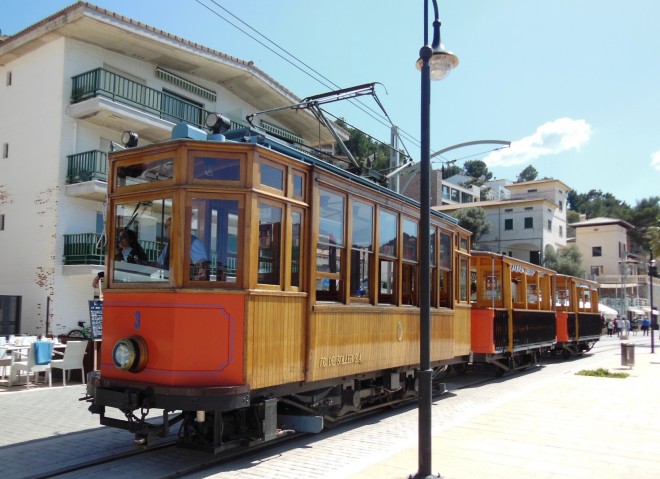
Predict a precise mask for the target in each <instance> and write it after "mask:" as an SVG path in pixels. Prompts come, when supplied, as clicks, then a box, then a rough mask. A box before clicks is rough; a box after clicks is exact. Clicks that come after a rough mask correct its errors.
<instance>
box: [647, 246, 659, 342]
mask: <svg viewBox="0 0 660 479" xmlns="http://www.w3.org/2000/svg"><path fill="white" fill-rule="evenodd" d="M656 271H657V270H656V269H655V260H654V259H653V248H652V247H651V248H650V249H649V299H650V301H651V354H653V353H655V339H654V336H655V325H656V324H658V319H657V316H656V315H655V314H653V312H654V311H655V310H654V309H653V277H654V276H655V273H656Z"/></svg>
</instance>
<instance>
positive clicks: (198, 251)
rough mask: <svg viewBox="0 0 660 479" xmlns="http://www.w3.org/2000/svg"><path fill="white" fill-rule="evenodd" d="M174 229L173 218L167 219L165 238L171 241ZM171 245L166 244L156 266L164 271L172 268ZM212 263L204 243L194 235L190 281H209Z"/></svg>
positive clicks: (191, 248) (191, 244) (191, 241)
mask: <svg viewBox="0 0 660 479" xmlns="http://www.w3.org/2000/svg"><path fill="white" fill-rule="evenodd" d="M171 228H172V218H167V219H166V220H165V224H164V232H165V237H166V238H167V239H169V237H170V230H171ZM169 246H170V244H169V241H168V242H167V243H166V244H165V247H164V248H163V251H161V253H160V255H159V256H158V260H157V261H156V264H157V266H158V267H160V268H163V269H169V267H170V248H169ZM209 265H210V261H209V260H208V256H207V255H206V248H204V245H203V244H202V242H201V241H200V240H199V238H197V237H196V236H195V235H192V237H191V240H190V279H192V280H196V281H204V280H206V281H208V279H209V275H210V269H209Z"/></svg>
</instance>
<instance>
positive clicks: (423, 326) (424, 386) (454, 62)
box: [415, 0, 458, 479]
mask: <svg viewBox="0 0 660 479" xmlns="http://www.w3.org/2000/svg"><path fill="white" fill-rule="evenodd" d="M432 1H433V10H434V13H435V17H434V20H433V43H432V44H431V46H429V44H428V40H429V37H428V22H429V17H428V15H429V2H428V0H424V46H423V47H422V48H421V49H420V51H419V57H420V58H419V60H417V68H418V69H419V70H421V72H422V82H421V97H422V98H421V100H422V103H421V154H420V157H421V161H420V169H421V175H420V195H419V198H420V234H419V246H420V259H419V266H420V276H421V278H420V279H421V280H420V286H421V290H420V308H419V373H418V377H419V418H418V421H419V424H418V434H419V437H418V439H419V446H418V447H419V451H418V459H419V462H418V470H417V475H416V476H415V478H416V479H423V478H431V477H432V476H431V403H432V374H433V371H432V369H431V281H430V279H431V277H430V273H431V271H430V234H429V229H430V227H431V188H430V185H431V181H430V176H431V146H430V145H431V140H430V136H431V131H430V130H431V80H442V79H443V78H444V77H446V76H447V75H448V74H449V73H450V72H451V70H452V69H453V68H455V67H456V66H458V57H456V56H455V55H454V54H453V53H451V52H448V51H446V50H444V48H443V46H442V44H441V43H440V20H439V19H438V2H437V0H432Z"/></svg>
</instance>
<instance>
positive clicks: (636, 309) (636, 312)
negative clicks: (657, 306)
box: [628, 308, 646, 315]
mask: <svg viewBox="0 0 660 479" xmlns="http://www.w3.org/2000/svg"><path fill="white" fill-rule="evenodd" d="M628 311H630V312H631V313H635V314H642V315H646V312H645V311H644V310H643V309H639V308H628Z"/></svg>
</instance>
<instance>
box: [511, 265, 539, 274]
mask: <svg viewBox="0 0 660 479" xmlns="http://www.w3.org/2000/svg"><path fill="white" fill-rule="evenodd" d="M511 271H513V272H516V273H525V274H526V275H527V276H534V275H535V274H536V271H535V270H534V269H532V268H525V267H524V266H521V265H519V264H512V265H511Z"/></svg>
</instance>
